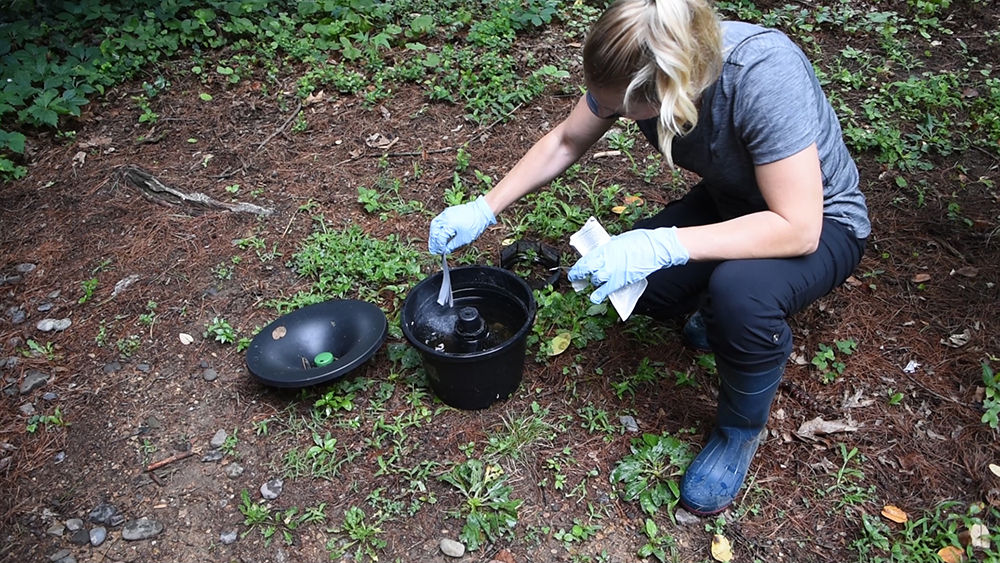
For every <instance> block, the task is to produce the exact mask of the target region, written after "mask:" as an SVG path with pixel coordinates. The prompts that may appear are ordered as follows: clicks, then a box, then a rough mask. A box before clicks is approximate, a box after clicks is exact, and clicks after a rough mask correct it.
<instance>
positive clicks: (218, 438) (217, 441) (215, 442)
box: [208, 430, 229, 448]
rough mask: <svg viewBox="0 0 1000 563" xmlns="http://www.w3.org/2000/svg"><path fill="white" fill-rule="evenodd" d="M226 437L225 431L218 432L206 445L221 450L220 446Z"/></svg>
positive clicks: (227, 435)
mask: <svg viewBox="0 0 1000 563" xmlns="http://www.w3.org/2000/svg"><path fill="white" fill-rule="evenodd" d="M228 437H229V434H227V433H226V431H225V430H219V431H217V432H216V433H215V436H212V439H211V440H209V442H208V445H210V446H212V447H213V448H221V447H222V444H225V443H226V438H228Z"/></svg>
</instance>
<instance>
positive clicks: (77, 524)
mask: <svg viewBox="0 0 1000 563" xmlns="http://www.w3.org/2000/svg"><path fill="white" fill-rule="evenodd" d="M80 528H83V520H81V519H79V518H70V519H69V520H67V521H66V529H67V530H69V531H71V532H75V531H77V530H79V529H80Z"/></svg>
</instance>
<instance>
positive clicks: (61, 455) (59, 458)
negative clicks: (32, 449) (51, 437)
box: [52, 450, 66, 465]
mask: <svg viewBox="0 0 1000 563" xmlns="http://www.w3.org/2000/svg"><path fill="white" fill-rule="evenodd" d="M64 461H66V452H65V451H62V450H60V451H58V452H56V455H54V456H52V463H54V464H56V465H59V464H60V463H62V462H64Z"/></svg>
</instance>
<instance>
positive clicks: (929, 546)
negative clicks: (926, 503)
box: [851, 501, 1000, 563]
mask: <svg viewBox="0 0 1000 563" xmlns="http://www.w3.org/2000/svg"><path fill="white" fill-rule="evenodd" d="M998 518H1000V511H998V510H997V509H996V508H993V507H990V508H983V507H982V505H979V504H971V505H968V506H964V505H963V504H962V503H959V502H955V501H946V502H943V503H941V504H939V505H937V506H935V507H934V508H933V509H931V510H928V511H926V512H924V513H922V514H920V515H919V516H918V517H916V518H911V519H907V521H906V522H904V523H903V524H902V526H901V527H897V526H892V527H890V525H889V524H887V523H886V521H885V520H884V519H881V518H880V517H878V516H875V515H871V514H868V513H862V514H861V530H860V532H859V537H858V538H857V539H856V540H854V541H853V542H851V548H852V549H853V550H854V551H855V552H856V553H857V554H858V561H865V562H867V563H904V562H910V561H941V558H940V556H939V552H940V550H941V549H950V550H952V551H953V552H954V555H955V557H956V558H955V559H954V560H955V561H957V560H959V558H961V559H962V560H964V561H998V560H1000V532H997V531H996V527H995V525H993V524H992V523H995V522H996V521H997V519H998ZM973 534H974V537H976V540H977V541H976V542H975V543H976V545H973V542H972V541H970V540H971V537H973Z"/></svg>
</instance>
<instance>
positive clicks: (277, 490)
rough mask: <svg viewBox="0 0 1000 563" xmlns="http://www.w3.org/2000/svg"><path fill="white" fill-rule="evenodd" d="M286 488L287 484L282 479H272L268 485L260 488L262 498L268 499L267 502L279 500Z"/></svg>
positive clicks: (265, 484)
mask: <svg viewBox="0 0 1000 563" xmlns="http://www.w3.org/2000/svg"><path fill="white" fill-rule="evenodd" d="M284 488H285V482H284V481H282V480H281V479H271V480H270V481H268V482H267V483H264V484H263V485H261V486H260V496H262V497H264V498H266V499H267V500H274V499H276V498H278V495H280V494H281V490H282V489H284Z"/></svg>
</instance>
